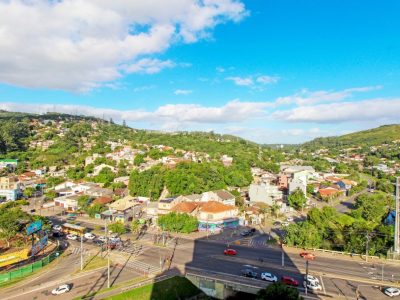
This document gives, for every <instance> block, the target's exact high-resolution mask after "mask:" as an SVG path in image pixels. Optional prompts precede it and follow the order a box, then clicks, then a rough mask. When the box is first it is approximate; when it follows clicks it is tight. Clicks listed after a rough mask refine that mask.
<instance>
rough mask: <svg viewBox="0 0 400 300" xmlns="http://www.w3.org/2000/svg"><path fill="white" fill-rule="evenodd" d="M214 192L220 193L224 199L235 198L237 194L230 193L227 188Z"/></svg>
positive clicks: (219, 195)
mask: <svg viewBox="0 0 400 300" xmlns="http://www.w3.org/2000/svg"><path fill="white" fill-rule="evenodd" d="M214 193H216V194H217V195H218V197H220V198H221V199H222V200H228V199H232V198H235V196H233V195H232V194H231V193H229V192H228V191H225V190H218V191H214Z"/></svg>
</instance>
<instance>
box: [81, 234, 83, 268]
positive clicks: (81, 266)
mask: <svg viewBox="0 0 400 300" xmlns="http://www.w3.org/2000/svg"><path fill="white" fill-rule="evenodd" d="M82 270H83V232H82V233H81V271H82Z"/></svg>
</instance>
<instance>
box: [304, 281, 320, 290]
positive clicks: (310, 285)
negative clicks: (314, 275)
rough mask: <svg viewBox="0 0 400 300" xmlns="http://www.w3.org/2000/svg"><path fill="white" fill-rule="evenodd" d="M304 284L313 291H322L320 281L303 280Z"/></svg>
mask: <svg viewBox="0 0 400 300" xmlns="http://www.w3.org/2000/svg"><path fill="white" fill-rule="evenodd" d="M303 286H304V287H306V286H307V289H309V290H311V291H322V287H321V285H320V284H319V282H313V281H303Z"/></svg>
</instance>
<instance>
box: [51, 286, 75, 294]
mask: <svg viewBox="0 0 400 300" xmlns="http://www.w3.org/2000/svg"><path fill="white" fill-rule="evenodd" d="M70 290H71V285H69V284H62V285H60V286H59V287H56V288H55V289H54V290H52V291H51V293H52V294H53V295H61V294H64V293H68V292H69V291H70Z"/></svg>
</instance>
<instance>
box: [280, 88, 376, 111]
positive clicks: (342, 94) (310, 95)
mask: <svg viewBox="0 0 400 300" xmlns="http://www.w3.org/2000/svg"><path fill="white" fill-rule="evenodd" d="M381 88H382V86H366V87H359V88H349V89H345V90H341V91H309V90H308V89H303V90H301V91H300V92H298V93H295V94H294V95H292V96H286V97H280V98H278V99H277V100H276V104H278V105H288V104H297V105H299V106H303V105H314V104H317V103H321V102H332V101H336V102H337V101H343V100H345V99H348V98H350V97H352V96H353V94H354V93H363V92H369V91H374V90H378V89H381Z"/></svg>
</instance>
